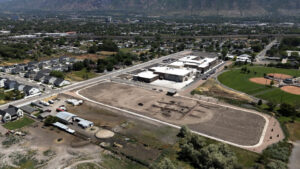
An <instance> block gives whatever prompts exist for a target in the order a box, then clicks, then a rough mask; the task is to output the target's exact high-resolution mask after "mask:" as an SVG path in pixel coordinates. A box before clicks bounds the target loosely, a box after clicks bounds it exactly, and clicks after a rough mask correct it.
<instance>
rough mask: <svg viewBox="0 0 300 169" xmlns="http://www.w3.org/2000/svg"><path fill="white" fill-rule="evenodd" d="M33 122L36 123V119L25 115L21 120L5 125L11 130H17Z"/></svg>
mask: <svg viewBox="0 0 300 169" xmlns="http://www.w3.org/2000/svg"><path fill="white" fill-rule="evenodd" d="M32 123H34V120H32V119H30V118H28V117H23V118H21V119H19V120H16V121H12V122H8V123H5V124H4V125H3V126H4V127H5V128H7V129H9V130H15V129H19V128H22V127H24V126H28V125H30V124H32Z"/></svg>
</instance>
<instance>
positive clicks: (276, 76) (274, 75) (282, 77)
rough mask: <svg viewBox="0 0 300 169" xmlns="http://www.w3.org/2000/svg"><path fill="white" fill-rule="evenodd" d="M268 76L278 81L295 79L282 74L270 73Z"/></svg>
mask: <svg viewBox="0 0 300 169" xmlns="http://www.w3.org/2000/svg"><path fill="white" fill-rule="evenodd" d="M268 76H273V77H274V78H276V79H290V78H293V77H292V76H290V75H286V74H280V73H269V74H268Z"/></svg>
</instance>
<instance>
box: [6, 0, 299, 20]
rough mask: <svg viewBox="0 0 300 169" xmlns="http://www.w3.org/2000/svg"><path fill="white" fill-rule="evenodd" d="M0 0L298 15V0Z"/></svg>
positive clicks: (155, 11) (22, 5)
mask: <svg viewBox="0 0 300 169" xmlns="http://www.w3.org/2000/svg"><path fill="white" fill-rule="evenodd" d="M2 1H4V2H2ZM5 1H7V2H5ZM0 2H2V3H1V5H0V6H1V7H2V8H3V9H14V10H21V9H29V10H32V9H38V10H50V11H73V10H79V11H91V10H101V11H103V10H109V11H111V10H118V11H124V12H137V13H144V14H148V15H200V16H216V15H221V16H234V17H240V16H242V17H243V16H263V15H293V16H299V15H300V1H299V0H271V1H270V0H10V1H8V0H0ZM1 7H0V8H1Z"/></svg>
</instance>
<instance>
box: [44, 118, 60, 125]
mask: <svg viewBox="0 0 300 169" xmlns="http://www.w3.org/2000/svg"><path fill="white" fill-rule="evenodd" d="M55 122H58V118H57V117H54V116H48V117H47V119H46V120H45V122H44V124H45V126H50V125H52V124H53V123H55Z"/></svg>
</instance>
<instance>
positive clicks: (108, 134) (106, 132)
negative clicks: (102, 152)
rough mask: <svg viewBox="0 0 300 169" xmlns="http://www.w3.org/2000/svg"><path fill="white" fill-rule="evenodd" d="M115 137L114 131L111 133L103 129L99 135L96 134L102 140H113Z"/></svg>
mask: <svg viewBox="0 0 300 169" xmlns="http://www.w3.org/2000/svg"><path fill="white" fill-rule="evenodd" d="M114 135H115V133H114V132H112V131H109V130H105V129H101V130H99V131H98V132H97V133H96V137H97V138H100V139H101V138H102V139H105V138H111V137H113V136H114Z"/></svg>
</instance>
